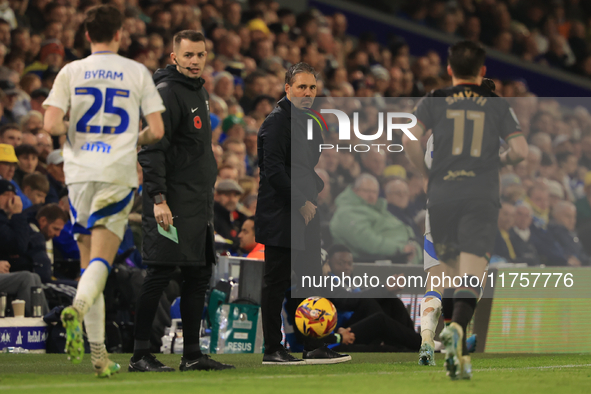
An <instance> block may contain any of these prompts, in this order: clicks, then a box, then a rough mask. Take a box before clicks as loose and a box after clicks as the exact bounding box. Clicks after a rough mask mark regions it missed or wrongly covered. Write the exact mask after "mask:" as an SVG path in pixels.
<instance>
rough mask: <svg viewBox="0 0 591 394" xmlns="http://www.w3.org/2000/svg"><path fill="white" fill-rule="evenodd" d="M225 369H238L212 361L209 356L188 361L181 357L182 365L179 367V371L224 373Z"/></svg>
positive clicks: (205, 355)
mask: <svg viewBox="0 0 591 394" xmlns="http://www.w3.org/2000/svg"><path fill="white" fill-rule="evenodd" d="M224 369H236V367H235V366H233V365H230V364H222V363H220V362H219V361H215V360H212V359H211V357H209V356H208V355H207V354H204V355H203V356H201V357H199V358H198V359H197V360H187V359H185V358H184V357H181V365H180V366H179V370H181V371H222V370H224Z"/></svg>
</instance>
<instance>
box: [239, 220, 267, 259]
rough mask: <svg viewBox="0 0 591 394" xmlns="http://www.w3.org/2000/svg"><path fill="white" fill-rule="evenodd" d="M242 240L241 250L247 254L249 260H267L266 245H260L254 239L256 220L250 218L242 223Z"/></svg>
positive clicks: (240, 237)
mask: <svg viewBox="0 0 591 394" xmlns="http://www.w3.org/2000/svg"><path fill="white" fill-rule="evenodd" d="M238 239H239V240H240V250H242V251H243V252H245V253H246V257H248V258H249V259H258V260H265V245H263V244H260V243H258V242H256V241H255V239H254V218H253V217H249V218H246V219H245V220H244V222H243V223H242V228H241V229H240V233H239V234H238Z"/></svg>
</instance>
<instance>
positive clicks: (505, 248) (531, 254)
mask: <svg viewBox="0 0 591 394" xmlns="http://www.w3.org/2000/svg"><path fill="white" fill-rule="evenodd" d="M501 216H502V217H501ZM510 222H512V223H513V227H512V228H511V229H509V230H507V225H508V224H509V223H510ZM531 226H532V209H531V207H530V206H529V205H528V204H521V205H518V206H517V207H515V208H513V209H511V208H510V207H509V206H508V204H505V203H503V206H502V207H501V210H500V212H499V230H500V234H499V237H500V238H499V237H497V241H496V244H495V251H494V254H496V255H499V256H501V257H503V258H505V259H506V260H507V261H509V262H518V263H527V264H528V265H539V264H541V261H540V257H539V255H538V251H537V249H536V247H535V245H534V244H533V243H531V241H530V238H531V230H530V227H531ZM504 231H507V233H508V235H509V240H508V241H507V239H506V235H504V234H503V232H504ZM503 243H505V245H503ZM509 245H511V246H512V247H513V251H514V253H510V252H509V250H510V249H509V248H510V246H509ZM513 255H514V256H515V258H514V259H513Z"/></svg>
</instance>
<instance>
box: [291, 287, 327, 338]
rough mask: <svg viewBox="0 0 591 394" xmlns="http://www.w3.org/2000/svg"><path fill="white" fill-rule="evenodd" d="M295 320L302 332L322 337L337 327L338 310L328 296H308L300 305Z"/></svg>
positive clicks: (310, 335)
mask: <svg viewBox="0 0 591 394" xmlns="http://www.w3.org/2000/svg"><path fill="white" fill-rule="evenodd" d="M295 322H296V326H297V327H298V330H300V332H301V333H302V334H304V335H306V336H309V337H314V338H322V337H325V336H327V335H328V334H330V333H331V332H332V330H334V328H335V327H336V325H337V310H336V308H335V307H334V305H333V304H332V302H330V301H329V300H327V299H326V298H322V297H308V298H306V299H305V300H304V301H302V303H301V304H300V305H299V306H298V309H297V310H296V314H295Z"/></svg>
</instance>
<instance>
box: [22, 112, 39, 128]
mask: <svg viewBox="0 0 591 394" xmlns="http://www.w3.org/2000/svg"><path fill="white" fill-rule="evenodd" d="M20 127H21V130H22V131H23V133H24V132H31V131H32V130H37V129H40V128H42V127H43V115H42V114H41V112H39V111H35V110H30V111H29V112H28V113H27V114H26V115H25V116H23V117H22V118H21V121H20Z"/></svg>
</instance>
